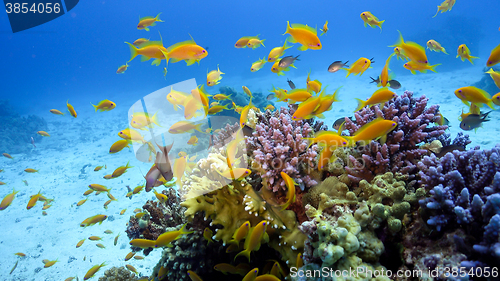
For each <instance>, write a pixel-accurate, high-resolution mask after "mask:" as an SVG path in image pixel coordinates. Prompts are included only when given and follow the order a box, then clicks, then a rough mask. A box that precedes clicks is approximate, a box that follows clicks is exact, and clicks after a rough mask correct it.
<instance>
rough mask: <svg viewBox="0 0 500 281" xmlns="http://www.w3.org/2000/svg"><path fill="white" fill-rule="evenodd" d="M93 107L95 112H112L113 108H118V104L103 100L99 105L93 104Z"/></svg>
mask: <svg viewBox="0 0 500 281" xmlns="http://www.w3.org/2000/svg"><path fill="white" fill-rule="evenodd" d="M91 104H92V103H91ZM92 106H93V107H94V108H95V112H97V110H100V111H110V110H112V109H113V108H115V107H116V103H114V102H112V101H110V100H102V101H100V102H99V103H98V104H97V105H93V104H92Z"/></svg>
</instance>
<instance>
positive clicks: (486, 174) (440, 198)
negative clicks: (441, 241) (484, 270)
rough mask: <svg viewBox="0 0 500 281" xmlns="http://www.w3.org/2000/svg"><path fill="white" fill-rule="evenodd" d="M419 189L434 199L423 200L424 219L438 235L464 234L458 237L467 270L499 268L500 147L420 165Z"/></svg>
mask: <svg viewBox="0 0 500 281" xmlns="http://www.w3.org/2000/svg"><path fill="white" fill-rule="evenodd" d="M418 167H419V169H420V172H419V175H420V178H421V179H420V181H419V183H420V184H421V185H422V187H424V188H425V189H427V190H429V194H430V197H428V198H425V199H422V200H420V205H421V212H422V217H423V219H424V220H425V221H426V223H427V225H429V226H430V227H431V228H433V229H435V230H437V232H444V233H448V232H450V231H453V230H454V229H457V228H461V229H464V231H465V235H464V236H461V237H456V239H455V240H456V242H457V244H460V248H461V249H462V251H463V253H464V254H466V255H467V260H468V261H464V262H462V265H463V266H467V267H472V266H479V265H490V266H499V265H500V236H499V230H500V146H499V145H497V146H496V147H494V148H493V149H491V150H480V149H479V147H476V148H475V149H473V150H469V151H458V150H455V151H453V152H451V153H447V154H446V155H444V156H443V157H441V158H437V157H436V156H434V155H431V156H428V157H424V159H423V160H422V161H421V162H419V163H418Z"/></svg>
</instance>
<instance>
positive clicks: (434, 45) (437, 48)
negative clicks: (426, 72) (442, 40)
mask: <svg viewBox="0 0 500 281" xmlns="http://www.w3.org/2000/svg"><path fill="white" fill-rule="evenodd" d="M427 48H428V49H430V50H431V51H434V52H443V53H445V54H448V53H447V52H446V50H445V49H444V48H443V47H441V44H439V43H438V42H437V41H436V40H432V39H431V40H429V41H427Z"/></svg>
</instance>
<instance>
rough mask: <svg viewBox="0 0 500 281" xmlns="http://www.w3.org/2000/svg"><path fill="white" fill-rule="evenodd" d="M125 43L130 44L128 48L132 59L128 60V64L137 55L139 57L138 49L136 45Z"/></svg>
mask: <svg viewBox="0 0 500 281" xmlns="http://www.w3.org/2000/svg"><path fill="white" fill-rule="evenodd" d="M125 43H126V44H128V46H129V47H130V59H129V60H128V62H130V61H131V60H133V59H134V58H135V57H137V55H138V53H137V48H136V47H135V46H134V45H132V44H130V43H129V42H125Z"/></svg>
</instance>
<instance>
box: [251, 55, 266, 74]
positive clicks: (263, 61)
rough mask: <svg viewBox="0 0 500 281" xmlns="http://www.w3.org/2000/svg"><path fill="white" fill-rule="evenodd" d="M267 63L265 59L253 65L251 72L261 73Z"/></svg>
mask: <svg viewBox="0 0 500 281" xmlns="http://www.w3.org/2000/svg"><path fill="white" fill-rule="evenodd" d="M266 62H267V61H266V60H265V59H264V58H262V59H259V60H258V61H256V62H254V63H252V66H251V67H250V71H251V72H256V71H259V70H260V69H261V68H262V67H263V66H264V64H266Z"/></svg>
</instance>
